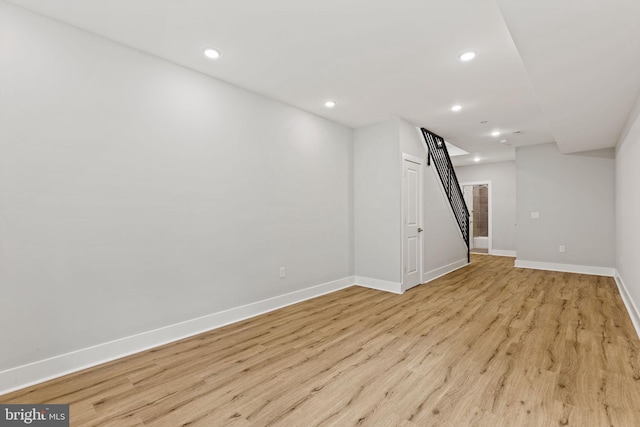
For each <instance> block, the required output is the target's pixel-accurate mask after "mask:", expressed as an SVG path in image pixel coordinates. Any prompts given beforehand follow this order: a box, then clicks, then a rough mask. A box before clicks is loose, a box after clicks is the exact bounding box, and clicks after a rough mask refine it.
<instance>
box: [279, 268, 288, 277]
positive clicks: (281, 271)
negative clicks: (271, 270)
mask: <svg viewBox="0 0 640 427" xmlns="http://www.w3.org/2000/svg"><path fill="white" fill-rule="evenodd" d="M286 275H287V272H286V270H285V269H284V267H280V278H283V277H285V276H286Z"/></svg>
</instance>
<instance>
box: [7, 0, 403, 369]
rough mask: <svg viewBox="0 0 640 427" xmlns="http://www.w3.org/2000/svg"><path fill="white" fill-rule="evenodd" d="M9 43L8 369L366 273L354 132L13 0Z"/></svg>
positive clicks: (8, 25) (9, 8) (9, 20)
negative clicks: (357, 215) (358, 235)
mask: <svg viewBox="0 0 640 427" xmlns="http://www.w3.org/2000/svg"><path fill="white" fill-rule="evenodd" d="M0 41H1V43H2V47H3V48H2V55H0V81H1V85H0V90H1V94H0V206H1V207H2V210H1V211H0V260H1V263H2V267H1V268H0V288H1V289H2V297H1V298H0V324H1V325H3V326H4V328H3V337H2V351H1V358H0V370H3V369H6V368H10V367H13V366H17V365H21V364H25V363H28V362H32V361H35V360H41V359H44V358H47V357H50V356H54V355H59V354H62V353H66V352H70V351H73V350H76V349H80V348H84V347H88V346H91V345H94V344H98V343H103V342H106V341H110V340H113V339H116V338H120V337H124V336H130V335H133V334H136V333H139V332H143V331H148V330H151V329H155V328H159V327H162V326H165V325H169V324H174V323H177V322H180V321H184V320H187V319H193V318H196V317H198V316H202V315H206V314H210V313H215V312H218V311H221V310H224V309H228V308H231V307H237V306H240V305H243V304H247V303H251V302H254V301H258V300H262V299H266V298H269V297H273V296H276V295H282V294H285V293H287V292H292V291H295V290H298V289H302V288H306V287H309V286H312V285H317V284H320V283H324V282H328V281H331V280H335V279H339V278H344V277H348V276H351V275H352V274H353V260H352V255H353V242H352V239H353V235H352V231H353V229H352V228H351V227H352V221H353V215H352V214H353V213H352V188H353V186H352V167H353V146H352V130H351V129H349V128H347V127H344V126H341V125H338V124H336V123H333V122H331V121H329V120H325V119H322V118H320V117H317V116H314V115H312V114H309V113H306V112H303V111H301V110H298V109H296V108H292V107H290V106H287V105H283V104H280V103H278V102H275V101H273V100H270V99H267V98H265V97H261V96H258V95H256V94H253V93H251V92H248V91H245V90H242V89H239V88H238V87H235V86H232V85H229V84H226V83H224V82H221V81H217V80H215V79H212V78H209V77H206V76H204V75H202V74H200V73H197V72H193V71H190V70H187V69H184V68H181V67H178V66H176V65H174V64H171V63H169V62H167V61H163V60H160V59H157V58H155V57H152V56H149V55H146V54H143V53H141V52H139V51H136V50H132V49H128V48H126V47H123V46H122V45H119V44H116V43H112V42H110V41H108V40H106V39H103V38H99V37H96V36H93V35H91V34H89V33H86V32H83V31H80V30H77V29H75V28H72V27H70V26H66V25H63V24H60V23H58V22H56V21H53V20H49V19H47V18H44V17H41V16H39V15H35V14H32V13H29V12H27V11H24V10H22V9H18V8H14V7H13V6H9V5H8V4H6V3H0ZM395 152H396V153H397V150H395ZM375 231H377V230H374V232H375ZM394 254H395V255H396V256H397V251H395V252H394ZM280 266H285V267H286V272H287V276H286V278H284V279H280V278H279V267H280ZM9 325H10V326H9Z"/></svg>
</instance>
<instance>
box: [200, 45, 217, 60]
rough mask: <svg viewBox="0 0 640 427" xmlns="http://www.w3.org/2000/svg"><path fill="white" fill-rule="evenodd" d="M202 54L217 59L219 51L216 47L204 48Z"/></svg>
mask: <svg viewBox="0 0 640 427" xmlns="http://www.w3.org/2000/svg"><path fill="white" fill-rule="evenodd" d="M203 53H204V56H206V57H207V58H209V59H217V58H219V57H220V51H219V50H218V49H214V48H212V47H208V48H206V49H205V50H204V51H203Z"/></svg>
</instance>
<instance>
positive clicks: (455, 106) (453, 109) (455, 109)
mask: <svg viewBox="0 0 640 427" xmlns="http://www.w3.org/2000/svg"><path fill="white" fill-rule="evenodd" d="M460 110H462V105H460V104H456V105H454V106H453V107H451V111H460Z"/></svg>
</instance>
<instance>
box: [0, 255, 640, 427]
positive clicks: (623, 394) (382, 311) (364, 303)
mask: <svg viewBox="0 0 640 427" xmlns="http://www.w3.org/2000/svg"><path fill="white" fill-rule="evenodd" d="M512 265H513V259H511V258H501V257H493V256H486V255H485V256H482V255H477V256H474V257H473V262H472V264H471V265H470V266H468V267H465V268H463V269H460V270H458V271H456V272H454V273H451V274H449V275H447V276H445V277H443V278H440V279H438V280H436V281H434V282H431V283H429V284H427V285H423V286H418V287H416V288H414V289H411V290H409V291H408V292H406V293H405V294H404V295H394V294H388V293H384V292H379V291H375V290H370V289H365V288H360V287H352V288H349V289H346V290H343V291H339V292H336V293H333V294H330V295H326V296H323V297H320V298H316V299H313V300H310V301H306V302H303V303H300V304H296V305H294V306H290V307H288V308H285V309H281V310H278V311H275V312H272V313H269V314H266V315H263V316H259V317H256V318H253V319H250V320H247V321H243V322H241V323H237V324H234V325H230V326H227V327H224V328H221V329H218V330H215V331H212V332H209V333H205V334H201V335H198V336H196V337H193V338H189V339H186V340H183V341H180V342H177V343H174V344H170V345H166V346H164V347H161V348H157V349H154V350H150V351H146V352H144V353H140V354H137V355H134V356H131V357H127V358H124V359H121V360H118V361H115V362H111V363H108V364H105V365H102V366H99V367H96V368H92V369H89V370H86V371H82V372H79V373H76V374H72V375H69V376H66V377H63V378H60V379H57V380H54V381H50V382H48V383H45V384H41V385H38V386H35V387H31V388H28V389H25V390H21V391H19V392H16V393H13V394H10V395H6V396H3V397H0V402H2V403H40V402H43V403H44V402H46V403H70V404H71V420H72V425H73V426H98V425H100V426H107V425H109V426H134V425H139V426H142V425H144V426H147V425H149V426H171V427H173V426H183V425H189V426H227V425H233V426H268V425H281V426H313V425H335V426H352V425H373V426H405V427H408V426H431V425H439V426H492V427H493V426H510V427H511V426H557V425H560V426H562V425H571V426H580V427H586V426H597V427H600V426H639V425H640V342H639V340H638V338H637V336H636V334H635V332H634V329H633V327H632V325H631V322H630V320H629V318H628V315H627V313H626V311H625V309H624V306H623V303H622V301H621V299H620V296H619V294H618V291H617V289H616V286H615V283H614V282H613V279H611V278H606V277H596V276H586V275H578V274H568V273H555V272H543V271H536V270H526V269H516V268H513V267H512Z"/></svg>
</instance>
